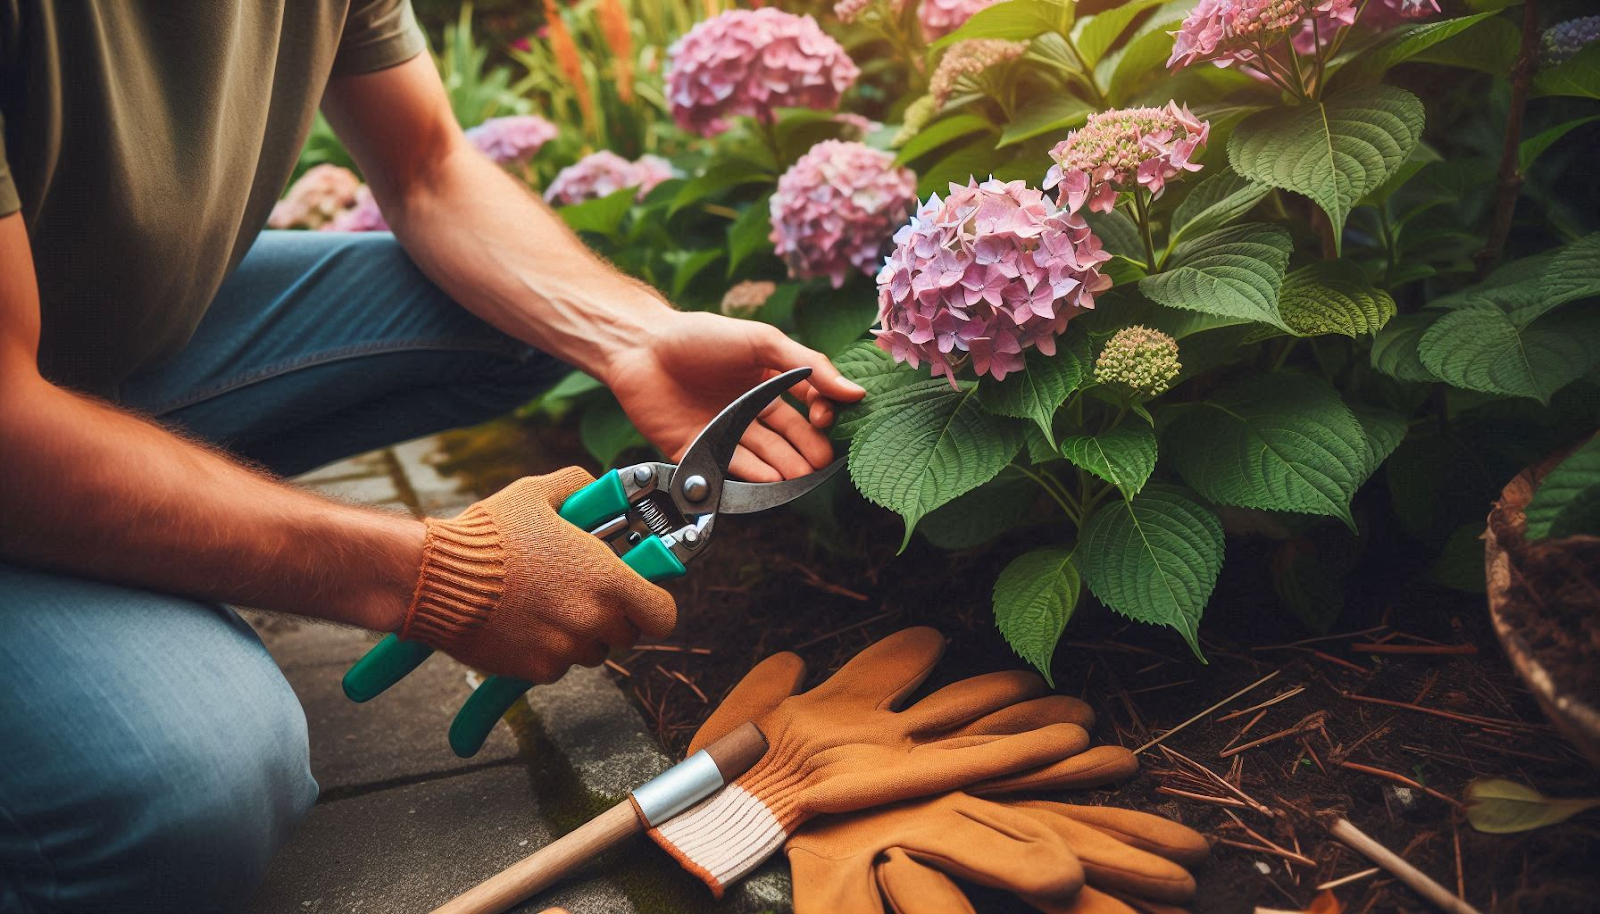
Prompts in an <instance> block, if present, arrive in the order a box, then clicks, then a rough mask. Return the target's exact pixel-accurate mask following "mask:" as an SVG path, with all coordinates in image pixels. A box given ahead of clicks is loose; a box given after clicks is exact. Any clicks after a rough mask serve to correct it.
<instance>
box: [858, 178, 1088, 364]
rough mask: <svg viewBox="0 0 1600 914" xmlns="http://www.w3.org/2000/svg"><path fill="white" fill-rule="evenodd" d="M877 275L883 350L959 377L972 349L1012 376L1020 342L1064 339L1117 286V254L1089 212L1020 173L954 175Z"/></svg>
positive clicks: (1044, 345) (1051, 347)
mask: <svg viewBox="0 0 1600 914" xmlns="http://www.w3.org/2000/svg"><path fill="white" fill-rule="evenodd" d="M894 241H895V248H894V251H893V252H892V253H891V254H890V255H889V257H888V258H887V259H886V260H885V261H884V265H883V269H882V270H881V271H880V272H879V273H878V324H879V326H878V329H876V330H874V331H873V334H874V335H875V336H876V337H877V342H878V346H879V348H881V349H883V350H884V351H886V352H888V353H889V354H890V355H892V356H893V357H894V359H895V361H897V362H909V363H910V364H911V366H912V367H917V366H919V365H921V363H922V362H924V361H926V362H927V363H928V366H929V369H930V370H931V371H932V373H933V375H934V376H935V377H937V376H939V375H944V376H945V377H947V378H949V379H950V383H951V384H952V385H954V384H955V382H956V379H955V373H956V369H957V368H958V367H959V366H960V365H961V363H962V361H963V360H965V359H967V358H969V357H970V359H971V361H972V367H973V370H974V371H975V372H976V373H977V374H978V375H979V376H982V375H985V374H987V375H992V376H993V377H994V378H995V379H996V380H1001V379H1003V378H1005V376H1006V375H1008V374H1010V373H1011V372H1014V371H1021V370H1022V367H1023V352H1024V351H1025V350H1027V349H1029V348H1032V347H1037V348H1038V350H1039V351H1040V352H1043V353H1044V354H1046V355H1054V354H1055V351H1056V337H1057V336H1059V335H1060V334H1061V333H1062V331H1064V330H1066V328H1067V321H1068V320H1070V319H1071V318H1072V316H1073V315H1075V314H1077V313H1078V312H1079V310H1080V309H1087V308H1093V307H1094V295H1095V293H1097V292H1100V291H1103V290H1105V289H1107V288H1109V287H1110V286H1111V278H1110V277H1108V276H1103V275H1101V273H1100V264H1102V263H1104V262H1106V261H1107V260H1110V259H1111V255H1110V254H1108V253H1106V252H1105V251H1103V250H1101V249H1100V239H1098V238H1096V237H1095V236H1094V234H1093V233H1092V232H1090V231H1089V226H1088V223H1086V222H1085V221H1084V219H1083V217H1082V216H1079V215H1076V214H1074V213H1069V212H1066V211H1065V210H1062V209H1060V208H1059V207H1056V206H1053V205H1051V203H1050V201H1049V199H1047V198H1046V197H1045V195H1044V193H1043V192H1041V191H1038V190H1035V189H1033V188H1030V187H1028V186H1027V185H1026V184H1024V183H1023V182H1021V181H1012V182H1010V183H1006V182H1002V181H997V180H995V179H993V178H991V179H989V180H988V181H985V182H983V183H982V184H979V183H977V182H976V181H970V182H968V184H967V185H966V186H962V185H960V184H951V185H950V194H949V196H947V197H945V198H944V199H943V200H940V199H939V197H938V196H937V195H934V196H932V197H929V198H928V202H927V203H925V204H923V206H922V208H921V209H920V210H918V212H917V214H916V215H915V216H913V217H912V218H911V221H910V223H908V224H907V225H905V226H904V227H902V228H901V229H900V231H898V232H896V233H895V236H894Z"/></svg>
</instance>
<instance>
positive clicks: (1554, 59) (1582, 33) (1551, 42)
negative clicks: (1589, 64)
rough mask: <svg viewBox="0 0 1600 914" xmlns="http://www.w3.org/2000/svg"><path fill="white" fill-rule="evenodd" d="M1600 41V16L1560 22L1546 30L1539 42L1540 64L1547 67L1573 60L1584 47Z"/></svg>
mask: <svg viewBox="0 0 1600 914" xmlns="http://www.w3.org/2000/svg"><path fill="white" fill-rule="evenodd" d="M1596 39H1600V16H1581V17H1579V18H1577V19H1568V20H1567V21H1566V22H1558V23H1556V24H1555V25H1552V26H1550V27H1549V28H1547V29H1545V30H1544V34H1543V35H1541V36H1540V41H1539V62H1540V63H1541V64H1543V65H1544V66H1547V67H1553V66H1555V65H1556V64H1558V63H1565V62H1566V61H1568V60H1571V59H1572V58H1573V56H1574V55H1576V54H1577V53H1578V52H1579V51H1581V50H1583V48H1584V46H1585V45H1587V44H1589V43H1590V42H1592V41H1595V40H1596Z"/></svg>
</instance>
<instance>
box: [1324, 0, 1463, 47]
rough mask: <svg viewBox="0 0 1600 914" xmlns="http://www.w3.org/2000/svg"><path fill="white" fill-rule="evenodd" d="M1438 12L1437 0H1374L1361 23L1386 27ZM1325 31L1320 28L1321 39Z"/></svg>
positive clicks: (1326, 35) (1374, 26)
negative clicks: (1379, 0) (1380, 0)
mask: <svg viewBox="0 0 1600 914" xmlns="http://www.w3.org/2000/svg"><path fill="white" fill-rule="evenodd" d="M1438 12H1439V0H1382V2H1381V3H1380V2H1377V0H1374V2H1371V3H1368V4H1367V9H1366V12H1364V13H1362V14H1361V24H1362V25H1364V26H1366V27H1368V28H1372V29H1386V28H1390V27H1391V26H1396V25H1402V24H1404V23H1407V22H1415V21H1416V20H1418V19H1426V18H1428V17H1429V16H1432V15H1434V14H1435V13H1438ZM1327 32H1328V30H1327V29H1323V30H1322V39H1323V41H1327V40H1328V37H1329V36H1328V34H1327Z"/></svg>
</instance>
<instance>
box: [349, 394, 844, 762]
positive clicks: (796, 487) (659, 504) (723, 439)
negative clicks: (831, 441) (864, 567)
mask: <svg viewBox="0 0 1600 914" xmlns="http://www.w3.org/2000/svg"><path fill="white" fill-rule="evenodd" d="M810 375H811V369H809V368H794V369H791V370H789V371H786V372H783V373H782V374H779V375H777V376H775V377H772V378H769V379H768V380H766V381H763V382H762V383H760V384H757V385H756V386H755V387H753V388H751V389H750V390H748V391H746V392H745V393H744V394H742V395H740V396H739V398H738V399H736V400H734V401H733V402H732V403H730V404H728V406H727V407H726V408H724V409H723V410H722V412H720V413H718V414H717V416H716V418H714V419H712V420H711V422H710V423H709V424H708V425H706V427H705V428H704V429H702V430H701V431H700V434H699V436H697V437H696V438H695V440H694V443H693V444H691V445H689V449H688V450H687V451H685V452H684V455H683V460H682V461H680V462H679V463H676V464H672V463H662V462H660V461H652V462H648V463H636V464H634V465H632V466H627V467H621V468H619V469H615V470H611V471H609V472H607V473H606V474H605V475H604V476H601V477H600V478H599V479H597V480H595V481H594V482H592V483H590V484H589V485H587V486H585V487H584V488H582V489H580V490H578V491H577V492H574V493H573V494H572V495H571V496H570V497H568V498H567V500H566V501H565V502H563V503H562V505H561V509H560V511H559V514H560V515H561V518H562V519H563V520H565V521H567V522H568V523H570V524H572V525H573V526H575V527H578V528H580V529H582V530H586V531H588V532H589V533H591V534H593V535H594V536H596V537H599V538H600V539H601V540H604V541H605V543H606V545H608V546H610V547H611V550H612V551H613V552H615V553H616V554H617V556H618V557H619V558H621V559H622V561H623V563H624V564H626V565H627V566H628V567H629V568H632V569H633V570H634V571H636V572H638V573H639V575H640V576H642V577H644V578H645V579H646V580H650V581H658V582H659V581H665V580H669V579H671V578H676V577H681V576H682V575H684V574H686V573H687V572H688V569H687V564H688V563H689V562H692V561H694V560H695V559H697V558H699V557H700V556H702V555H704V554H705V553H706V550H707V549H708V548H709V547H710V545H711V532H712V528H713V526H714V525H715V524H716V520H717V515H718V514H750V513H754V512H756V511H765V510H766V509H768V508H775V507H777V506H779V505H782V504H787V503H788V502H791V501H793V500H795V499H796V498H799V497H800V496H802V495H804V494H806V493H807V492H810V491H811V490H812V489H815V488H816V487H817V486H819V485H821V484H822V483H823V482H824V481H826V480H827V479H828V477H830V476H832V475H833V474H834V473H835V472H837V471H838V469H839V466H840V464H841V463H842V462H843V461H841V460H836V461H834V462H833V463H832V464H830V465H829V466H828V467H826V468H824V469H821V470H818V471H817V472H815V473H811V474H809V475H806V476H802V477H800V478H798V479H789V480H785V481H783V482H771V483H751V482H740V481H738V480H731V479H728V478H727V471H728V463H729V461H731V460H732V459H733V452H734V448H735V447H736V446H737V445H738V443H739V439H740V438H742V437H743V436H744V432H745V429H746V428H747V427H749V425H750V423H752V422H754V421H755V420H756V417H758V416H760V415H761V412H762V411H763V410H765V409H766V408H767V406H769V405H770V404H771V403H772V402H773V401H775V400H776V399H778V397H779V396H781V395H782V394H783V392H784V391H785V390H788V389H789V388H790V387H793V386H794V385H795V384H797V383H799V382H800V381H803V380H805V379H806V378H807V377H809V376H810ZM432 653H433V649H432V648H429V647H426V646H424V645H422V644H419V643H417V642H414V641H402V640H400V638H399V636H397V635H394V634H390V635H387V636H385V637H384V639H383V640H382V641H379V642H378V643H377V645H376V646H374V647H373V648H372V650H370V651H368V652H367V654H366V656H364V657H362V658H361V659H360V660H358V661H356V663H355V665H354V666H352V667H350V669H349V671H348V672H346V673H345V675H344V693H345V695H346V696H348V697H349V698H350V699H351V700H352V701H367V700H368V699H371V698H374V697H376V696H377V695H379V694H381V693H382V692H383V691H384V690H385V689H387V688H389V687H390V686H392V685H394V684H395V683H397V682H399V681H400V680H401V679H403V678H405V676H406V674H407V673H410V672H411V671H412V670H414V669H416V668H417V666H418V665H420V664H421V663H422V662H423V661H424V660H426V659H428V657H429V655H431V654H432ZM532 687H533V683H531V682H529V681H528V680H526V679H517V678H515V677H510V676H491V677H489V678H488V679H486V680H484V682H483V684H481V685H479V686H478V688H477V689H476V690H475V691H473V693H472V694H471V695H470V696H468V698H467V700H466V702H465V703H464V704H463V705H462V706H461V710H460V711H458V712H457V713H456V717H455V720H454V721H453V722H452V723H451V724H450V748H451V749H453V750H455V753H456V755H458V756H460V757H461V758H470V757H471V756H473V755H475V754H477V752H478V750H479V749H480V748H482V746H483V742H484V740H485V739H487V738H488V736H489V731H490V730H492V729H494V725H495V722H496V721H498V720H499V719H500V717H501V715H503V714H505V712H506V711H507V709H509V708H510V707H511V706H512V704H513V703H515V702H516V700H517V699H518V698H520V697H522V694H523V693H524V692H526V691H528V690H529V689H530V688H532Z"/></svg>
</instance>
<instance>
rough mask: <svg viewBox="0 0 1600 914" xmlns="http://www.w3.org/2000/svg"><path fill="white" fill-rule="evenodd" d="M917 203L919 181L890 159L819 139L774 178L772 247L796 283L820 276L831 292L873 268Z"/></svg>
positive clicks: (867, 149) (875, 151)
mask: <svg viewBox="0 0 1600 914" xmlns="http://www.w3.org/2000/svg"><path fill="white" fill-rule="evenodd" d="M916 202H917V177H916V175H915V174H913V173H912V172H911V170H910V169H908V168H896V167H895V165H894V156H892V155H890V154H889V153H887V152H884V151H882V150H880V149H873V148H872V147H871V146H866V145H863V144H861V143H853V142H846V141H844V140H824V141H822V142H820V143H818V144H816V145H815V146H812V147H811V149H810V150H809V151H808V152H807V153H806V154H805V155H803V156H801V157H800V160H799V161H797V162H795V163H794V165H793V166H791V167H790V168H789V170H788V171H786V172H784V173H783V176H782V177H780V178H779V179H778V189H777V190H776V191H774V192H773V194H772V201H771V204H770V206H771V210H772V235H771V238H772V243H773V245H774V246H775V247H776V248H777V253H778V256H779V257H782V258H783V260H784V262H785V263H787V264H788V265H789V275H790V276H792V277H796V278H800V279H810V278H812V277H820V276H826V277H828V279H829V281H831V282H832V283H833V287H834V288H836V289H837V288H838V287H839V286H842V285H844V281H845V279H846V278H847V277H848V276H849V275H850V273H851V272H852V271H860V272H862V273H864V274H866V275H868V276H870V275H872V272H873V270H874V269H876V268H877V266H878V263H879V258H880V257H882V255H883V249H884V247H885V245H886V244H887V242H888V240H889V236H890V235H891V234H892V233H893V232H894V228H895V226H897V225H899V224H900V223H901V222H903V221H905V218H906V214H907V213H908V212H910V210H911V208H912V206H913V205H915V204H916Z"/></svg>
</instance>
